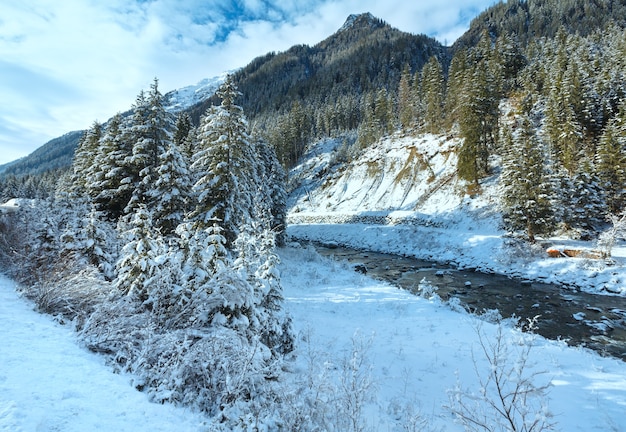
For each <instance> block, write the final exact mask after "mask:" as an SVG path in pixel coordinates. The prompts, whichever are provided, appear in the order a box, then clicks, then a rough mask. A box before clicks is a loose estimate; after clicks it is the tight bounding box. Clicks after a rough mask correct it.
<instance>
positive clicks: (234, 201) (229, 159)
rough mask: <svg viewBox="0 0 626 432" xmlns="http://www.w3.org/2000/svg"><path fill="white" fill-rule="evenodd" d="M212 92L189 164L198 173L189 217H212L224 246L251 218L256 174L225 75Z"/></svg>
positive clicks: (230, 83) (234, 93)
mask: <svg viewBox="0 0 626 432" xmlns="http://www.w3.org/2000/svg"><path fill="white" fill-rule="evenodd" d="M216 94H217V96H219V97H220V98H221V99H222V103H221V105H220V106H219V107H211V108H209V109H208V110H207V113H206V115H205V117H204V118H203V119H202V121H201V124H200V130H199V133H198V135H199V146H200V150H199V151H198V152H197V153H196V156H195V159H194V162H193V164H192V170H193V171H195V172H196V175H197V176H198V180H197V181H196V183H195V185H194V186H193V190H194V191H195V192H196V196H197V203H196V210H195V212H194V216H195V218H196V219H198V220H199V221H200V222H201V223H203V224H207V223H208V222H209V221H217V222H218V223H219V225H220V226H221V227H222V228H223V229H224V237H225V238H226V241H227V245H230V244H231V243H232V242H233V241H234V240H235V238H236V237H237V234H238V233H239V229H240V227H241V226H242V225H243V224H245V223H247V222H248V221H249V220H250V218H251V214H252V200H253V195H254V193H255V192H256V190H255V185H256V184H258V179H257V178H255V177H256V176H255V174H256V170H255V164H256V162H255V160H254V157H255V156H254V146H253V144H252V143H251V140H250V136H249V135H248V132H247V122H246V119H245V116H244V114H243V110H242V109H241V107H240V106H238V105H236V104H235V98H236V97H237V96H238V95H239V92H238V91H237V87H236V86H235V84H234V83H233V81H232V78H231V77H228V78H227V79H226V81H225V82H224V84H222V86H221V87H220V88H219V89H218V91H217V93H216Z"/></svg>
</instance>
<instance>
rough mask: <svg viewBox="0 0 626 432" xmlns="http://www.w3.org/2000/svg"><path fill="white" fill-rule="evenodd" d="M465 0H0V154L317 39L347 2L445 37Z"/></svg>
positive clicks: (463, 21) (477, 1)
mask: <svg viewBox="0 0 626 432" xmlns="http://www.w3.org/2000/svg"><path fill="white" fill-rule="evenodd" d="M489 3H490V2H488V1H485V0H469V1H460V0H455V1H452V2H440V4H432V3H430V2H429V3H425V2H405V1H403V0H387V1H385V2H380V1H378V0H376V1H374V0H366V1H356V0H309V1H297V0H282V1H280V2H278V1H277V0H243V1H232V2H224V1H220V0H185V1H177V0H153V1H137V0H109V1H107V2H101V1H98V0H64V1H62V2H60V1H58V0H8V1H7V0H5V1H4V2H3V6H2V16H0V59H1V61H0V94H2V97H3V101H2V102H3V103H2V104H0V122H2V123H1V125H0V164H1V163H5V162H8V161H10V160H13V159H15V158H16V157H19V156H25V155H26V154H28V153H30V152H31V151H33V150H34V149H36V148H37V147H39V146H40V145H42V144H44V143H45V141H47V140H49V139H51V138H54V137H57V136H60V135H62V134H63V133H65V132H68V131H70V130H76V129H84V128H87V127H89V125H90V124H91V123H92V122H93V121H94V120H100V121H105V120H107V119H108V118H109V117H110V116H111V115H113V114H115V112H117V111H122V110H126V109H128V108H129V107H130V105H131V104H132V102H133V101H134V99H135V96H136V95H137V93H138V92H139V91H140V90H141V89H145V88H148V86H149V85H150V83H151V81H152V79H153V78H154V77H158V78H159V80H160V86H161V89H162V91H168V90H171V89H174V88H177V87H182V86H185V85H189V84H193V83H195V82H197V81H199V80H201V79H202V78H205V77H212V76H215V75H217V74H219V73H221V72H222V71H225V70H229V69H234V68H237V67H241V66H244V65H245V64H247V63H248V62H249V61H250V60H252V59H253V58H254V57H256V56H259V55H263V54H265V53H267V52H268V51H282V50H285V49H287V48H289V47H290V46H292V45H294V44H301V43H306V44H315V43H316V42H319V41H321V40H322V39H324V38H326V37H327V36H329V35H330V34H331V33H333V32H334V31H335V30H337V29H338V28H339V27H340V26H341V25H342V24H343V22H344V21H345V19H346V17H347V16H348V15H349V14H352V13H362V12H367V11H369V12H371V13H372V14H374V15H375V16H377V17H379V18H382V19H383V20H385V21H386V22H388V23H389V24H391V25H392V26H394V27H397V28H399V29H401V30H404V31H408V32H411V33H426V34H429V35H433V36H437V37H439V39H440V40H442V41H443V39H445V38H448V41H449V42H452V41H453V38H454V39H455V38H456V37H458V35H459V34H460V33H461V32H462V31H464V30H465V29H466V27H467V25H468V22H467V18H466V17H467V14H461V13H460V11H461V10H467V9H468V8H470V9H472V10H474V9H475V10H479V9H483V8H484V7H486V6H487V5H488V4H489Z"/></svg>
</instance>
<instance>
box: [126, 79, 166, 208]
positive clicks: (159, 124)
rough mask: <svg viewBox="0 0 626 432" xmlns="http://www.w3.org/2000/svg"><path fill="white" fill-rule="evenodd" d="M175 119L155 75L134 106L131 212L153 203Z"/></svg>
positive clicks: (128, 206) (129, 205)
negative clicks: (155, 185) (158, 172)
mask: <svg viewBox="0 0 626 432" xmlns="http://www.w3.org/2000/svg"><path fill="white" fill-rule="evenodd" d="M172 129H173V119H172V116H171V114H169V113H168V112H167V111H165V107H164V106H163V95H162V94H161V92H160V91H159V88H158V80H157V79H156V78H155V80H154V82H153V83H152V85H151V86H150V91H149V93H148V95H147V97H146V95H145V94H144V93H143V92H141V93H140V94H139V96H138V97H137V102H136V104H135V107H134V114H133V123H132V126H131V131H130V132H131V133H130V139H131V140H132V142H133V149H132V155H131V157H130V163H131V165H132V168H133V174H134V180H135V181H134V182H133V183H134V190H133V194H132V196H131V198H130V201H129V203H128V205H127V207H126V209H125V211H126V213H132V211H133V209H135V208H136V207H137V206H138V205H139V204H151V203H152V201H153V198H154V192H153V191H152V186H153V183H154V182H155V181H156V177H157V169H158V166H159V157H160V156H161V155H162V154H163V153H164V152H165V150H166V148H167V147H168V146H169V144H170V143H171V142H172V133H171V131H172Z"/></svg>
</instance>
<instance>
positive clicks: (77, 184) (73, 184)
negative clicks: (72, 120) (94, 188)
mask: <svg viewBox="0 0 626 432" xmlns="http://www.w3.org/2000/svg"><path fill="white" fill-rule="evenodd" d="M101 138H102V125H101V124H100V123H98V122H97V121H96V122H94V123H93V125H92V126H91V128H89V129H88V130H87V132H85V134H84V135H83V137H82V139H81V140H80V142H79V143H78V147H76V150H75V152H74V162H73V163H72V174H71V177H70V178H71V180H70V182H69V184H68V186H69V188H70V190H68V191H66V192H68V193H70V194H71V195H72V196H73V197H77V196H82V195H85V194H86V193H87V187H88V181H89V179H90V178H93V170H94V169H95V167H96V163H95V157H96V154H97V153H98V147H99V145H100V139H101Z"/></svg>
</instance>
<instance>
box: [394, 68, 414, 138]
mask: <svg viewBox="0 0 626 432" xmlns="http://www.w3.org/2000/svg"><path fill="white" fill-rule="evenodd" d="M412 84H413V83H412V77H411V71H410V69H409V65H408V64H407V65H405V66H404V68H403V69H402V75H400V82H399V83H398V103H397V105H398V121H399V123H400V127H401V128H402V129H405V130H406V129H409V128H411V127H413V125H414V123H415V101H414V98H415V94H414V93H413V85H412Z"/></svg>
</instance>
